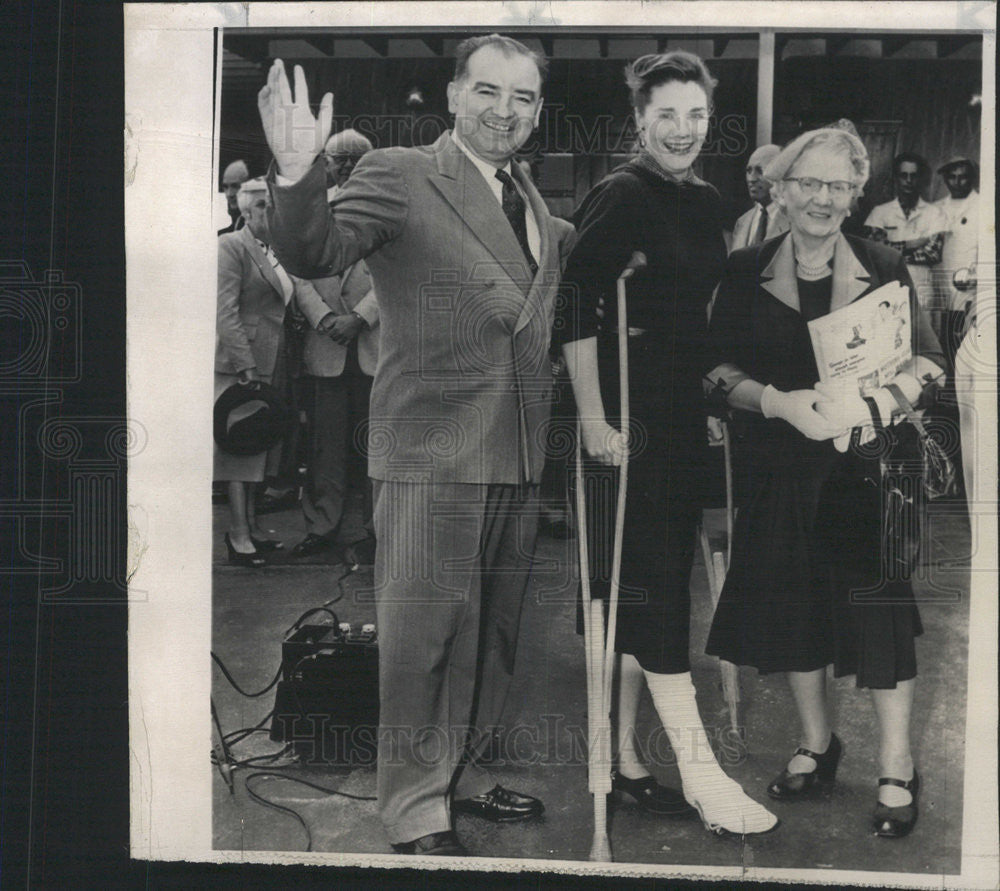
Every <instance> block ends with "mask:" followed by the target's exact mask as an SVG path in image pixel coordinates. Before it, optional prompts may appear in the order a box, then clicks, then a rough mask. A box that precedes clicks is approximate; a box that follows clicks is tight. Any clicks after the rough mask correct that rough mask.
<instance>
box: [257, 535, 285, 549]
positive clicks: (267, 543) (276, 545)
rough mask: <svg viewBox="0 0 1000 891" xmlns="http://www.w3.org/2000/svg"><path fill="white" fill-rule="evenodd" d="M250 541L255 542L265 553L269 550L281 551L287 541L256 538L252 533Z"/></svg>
mask: <svg viewBox="0 0 1000 891" xmlns="http://www.w3.org/2000/svg"><path fill="white" fill-rule="evenodd" d="M250 541H252V542H253V546H254V547H255V548H256V549H257V550H258V551H263V552H265V553H267V552H268V551H280V550H283V549H284V547H285V543H284V542H283V541H278V539H276V538H254V537H253V536H252V535H251V536H250Z"/></svg>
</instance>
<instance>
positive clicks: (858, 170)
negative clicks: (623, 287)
mask: <svg viewBox="0 0 1000 891" xmlns="http://www.w3.org/2000/svg"><path fill="white" fill-rule="evenodd" d="M868 173H869V162H868V156H867V153H866V151H865V148H864V145H863V144H862V143H861V142H860V140H858V139H857V138H856V137H855V136H853V135H852V134H850V133H847V132H845V131H842V130H835V129H824V130H815V131H812V132H809V133H805V134H803V135H802V136H799V137H798V138H797V139H795V140H794V141H793V142H791V143H790V144H789V145H788V146H786V148H785V149H783V150H782V152H781V153H780V154H779V155H778V156H777V157H776V158H775V159H774V160H773V161H772V162H771V164H770V165H769V166H768V169H767V171H766V173H765V175H766V176H767V178H768V179H769V180H771V182H772V183H774V184H775V185H774V188H773V195H774V201H775V202H776V203H777V204H778V205H779V206H780V207H781V208H782V209H784V211H785V213H786V214H787V216H788V219H789V221H790V223H791V231H790V232H789V233H788V234H786V235H782V236H779V237H778V238H775V239H772V240H770V241H766V242H764V243H763V244H762V245H759V246H757V247H754V248H748V249H746V250H742V251H736V252H735V253H733V254H732V255H731V256H730V258H729V262H728V265H727V269H726V273H725V275H724V276H723V279H722V283H721V285H720V287H719V292H718V295H717V299H716V302H715V305H714V307H713V311H712V318H711V324H710V330H709V339H708V359H707V363H706V365H705V368H706V370H708V375H707V376H708V378H709V380H711V382H712V383H713V385H714V390H715V392H716V393H723V394H725V397H726V399H727V401H728V403H729V405H730V406H731V407H732V408H733V409H735V410H737V411H738V412H741V413H742V414H743V415H744V416H745V417H746V419H747V421H748V424H747V426H748V428H749V432H748V434H747V443H746V448H747V450H748V455H747V463H748V465H749V466H750V467H752V468H753V473H754V482H753V484H752V487H751V494H750V495H749V497H748V499H747V502H746V503H745V504H744V505H743V506H742V507H741V509H740V512H739V515H738V518H737V522H736V528H735V531H734V541H733V555H732V564H731V566H730V569H729V573H728V575H727V578H726V582H725V586H724V588H723V591H722V596H721V599H720V601H719V605H718V609H717V610H716V613H715V618H714V621H713V624H712V629H711V632H710V634H709V638H708V646H707V648H706V649H707V652H708V653H710V654H712V655H716V656H719V657H720V658H722V659H726V660H729V661H731V662H735V663H737V664H740V665H753V666H756V667H757V668H758V669H759V670H760V671H761V672H786V673H787V677H788V681H789V685H790V686H791V689H792V695H793V697H794V699H795V704H796V707H797V709H798V714H799V719H800V722H801V725H802V736H801V740H800V741H801V745H800V747H799V748H798V749H797V750H796V752H795V754H794V755H793V757H792V758H791V760H790V761H789V762H788V764H787V765H786V767H785V769H784V770H783V771H782V773H781V774H780V775H779V776H777V777H776V778H775V779H774V780H773V781H772V782H771V784H770V785H769V786H768V790H767V791H768V794H769V795H770V796H771V797H772V798H774V799H777V800H780V801H797V800H800V799H805V798H811V797H815V796H817V795H819V794H822V793H826V792H828V791H829V789H830V787H831V786H832V784H833V781H834V776H835V774H836V771H837V765H838V762H839V759H840V755H841V751H842V748H841V742H840V740H839V739H838V738H837V736H836V735H835V734H834V733H833V730H832V726H831V720H830V712H829V708H828V704H827V697H826V672H827V666H829V665H831V664H832V665H833V669H834V675H835V676H837V677H840V676H845V675H852V674H853V675H856V679H857V680H856V683H857V685H858V686H859V687H865V688H868V689H870V690H871V697H872V701H873V703H874V707H875V714H876V717H877V720H878V727H879V735H880V739H879V749H878V762H879V776H880V779H879V781H878V800H877V804H876V809H875V815H874V822H873V830H874V832H875V834H877V835H879V836H881V837H884V838H898V837H901V836H904V835H906V834H908V833H909V832H910V830H911V829H912V828H913V826H914V824H915V822H916V819H917V795H918V791H919V783H918V777H917V772H916V770H915V768H914V764H913V757H912V754H911V750H910V734H909V729H910V712H911V708H912V704H913V693H914V684H915V678H916V674H917V667H916V655H915V645H914V639H915V638H916V637H917V636H918V635H919V634H920V633H921V625H920V617H919V614H918V612H917V607H916V604H915V602H914V599H913V591H912V588H911V585H910V582H909V580H906V579H899V578H893V577H892V574H887V573H885V572H883V567H882V554H881V546H880V545H881V529H880V526H881V516H882V511H881V500H880V488H879V485H878V480H879V466H878V461H877V459H876V458H872V457H865V456H864V455H863V453H862V452H863V450H858V449H853V448H851V449H848V448H847V443H848V438H849V435H850V432H851V430H852V429H853V428H855V427H861V426H863V425H864V424H865V423H866V422H867V423H868V424H872V422H873V418H872V415H871V413H870V412H873V411H874V410H875V409H874V407H873V408H869V405H868V404H867V403H866V402H865V401H864V400H863V399H862V398H861V397H860V396H859V395H858V393H857V392H856V391H854V392H849V391H845V390H837V391H834V390H832V389H829V388H827V387H825V386H823V385H820V384H817V383H816V381H817V379H818V376H819V374H818V369H817V365H816V361H815V358H814V356H813V350H812V347H811V345H810V337H809V333H808V329H807V322H809V321H810V320H811V319H816V318H819V317H821V316H825V315H827V314H828V313H830V312H831V311H832V310H835V309H837V308H840V307H842V306H845V305H847V304H849V303H852V302H853V301H855V300H857V299H858V298H860V297H862V296H863V295H865V294H867V293H869V292H870V291H872V290H874V289H875V288H878V287H879V286H881V285H884V284H886V283H888V282H894V281H895V282H900V283H902V284H904V285H905V286H906V287H907V288H908V289H909V304H910V313H911V319H912V325H911V326H910V330H911V332H912V334H911V346H912V353H913V358H912V360H911V361H910V363H909V365H908V366H906V367H905V368H904V370H903V371H901V372H900V373H899V374H898V375H897V376H896V378H895V380H894V383H895V384H896V385H897V386H898V387H899V388H900V390H902V392H903V393H904V394H905V395H906V397H907V398H908V399H909V400H910V401H911V402H914V403H916V402H917V401H918V400H920V399H921V396H922V395H923V393H924V390H925V389H928V388H929V387H932V386H934V385H935V384H936V383H938V382H939V381H940V378H941V376H942V374H943V372H942V368H944V357H943V356H942V355H941V351H940V347H939V346H938V343H937V340H936V339H935V337H934V334H933V332H932V331H931V328H930V325H929V323H928V321H927V318H926V317H925V315H924V314H923V312H922V311H921V309H920V306H919V304H918V302H917V298H916V294H915V293H914V289H913V284H912V281H911V280H910V276H909V273H908V272H907V269H906V264H905V262H904V261H903V257H902V256H901V255H900V254H899V253H897V252H896V251H894V250H891V249H889V248H886V247H885V246H883V245H879V244H875V243H872V242H869V241H864V240H861V239H857V238H854V237H851V236H845V235H843V234H842V233H841V223H842V222H843V221H844V219H845V217H846V216H847V214H848V213H849V208H850V206H851V202H852V200H853V199H854V197H855V196H856V195H857V194H858V192H859V191H860V190H861V188H862V186H863V185H864V183H865V182H866V181H867V179H868ZM874 402H875V406H877V410H878V411H879V412H880V413H881V415H882V419H883V421H884V423H886V424H888V423H889V421H890V418H891V416H892V414H893V412H894V410H895V409H896V405H895V400H894V398H893V396H892V395H891V393H890V392H889V391H888V390H886V389H885V388H882V389H881V390H878V391H877V392H876V393H875V394H874ZM865 592H868V594H867V596H866V594H865Z"/></svg>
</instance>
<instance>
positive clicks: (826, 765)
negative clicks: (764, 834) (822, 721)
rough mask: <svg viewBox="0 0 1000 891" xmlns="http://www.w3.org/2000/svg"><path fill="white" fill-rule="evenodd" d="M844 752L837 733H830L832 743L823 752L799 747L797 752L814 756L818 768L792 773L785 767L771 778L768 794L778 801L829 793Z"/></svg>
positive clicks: (800, 799)
mask: <svg viewBox="0 0 1000 891" xmlns="http://www.w3.org/2000/svg"><path fill="white" fill-rule="evenodd" d="M842 753H843V747H842V746H841V745H840V740H839V739H837V734H836V733H831V734H830V745H828V746H827V747H826V751H825V752H823V753H822V754H817V753H816V752H810V751H809V749H803V748H801V747H799V748H798V749H796V750H795V754H796V755H805V756H806V757H807V758H812V759H813V761H815V762H816V769H815V770H814V771H811V772H810V773H792V772H791V771H789V770H788V769H787V768H785V770H783V771H782V772H781V773H780V774H779V775H778V776H776V777H775V778H774V779H773V780H771V783H770V785H769V786H768V787H767V794H768V795H770V796H771V798H775V799H777V800H778V801H802V800H803V799H806V798H817V797H820V796H823V795H829V794H830V790H831V789H832V788H833V781H834V778H835V777H836V776H837V765H838V764H840V756H841V754H842ZM793 757H794V756H793Z"/></svg>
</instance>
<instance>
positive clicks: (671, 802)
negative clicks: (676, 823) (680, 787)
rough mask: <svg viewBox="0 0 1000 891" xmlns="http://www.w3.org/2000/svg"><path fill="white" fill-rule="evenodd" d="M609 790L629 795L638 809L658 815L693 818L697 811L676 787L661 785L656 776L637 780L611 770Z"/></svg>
mask: <svg viewBox="0 0 1000 891" xmlns="http://www.w3.org/2000/svg"><path fill="white" fill-rule="evenodd" d="M611 791H612V792H618V793H622V792H624V793H626V794H628V795H631V796H632V798H633V800H634V801H635V803H636V804H637V805H639V808H640V810H644V811H647V812H648V813H650V814H656V815H657V816H659V817H678V818H689V817H691V818H693V817H697V816H698V811H697V810H696V809H695V808H693V807H691V805H690V804H688V803H687V801H686V800H685V798H684V796H683V795H682V794H681V793H680V792H678V791H677V790H676V789H671V788H670V787H669V786H661V785H660V784H659V783H658V782H657V781H656V777H651V776H646V777H640V778H639V779H637V780H630V779H629V778H628V777H623V776H622V775H621V774H620V773H619V772H618V771H617V770H613V771H611Z"/></svg>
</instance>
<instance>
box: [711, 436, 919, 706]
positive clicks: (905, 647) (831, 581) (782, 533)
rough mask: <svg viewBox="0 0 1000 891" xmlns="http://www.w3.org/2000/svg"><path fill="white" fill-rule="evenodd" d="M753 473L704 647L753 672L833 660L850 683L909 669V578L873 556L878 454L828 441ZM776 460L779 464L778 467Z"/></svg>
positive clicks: (877, 682) (904, 675)
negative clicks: (842, 449)
mask: <svg viewBox="0 0 1000 891" xmlns="http://www.w3.org/2000/svg"><path fill="white" fill-rule="evenodd" d="M798 448H799V455H798V459H791V457H790V453H789V452H788V450H785V449H780V450H779V451H781V452H783V453H784V454H785V455H786V456H788V458H789V460H787V461H786V463H785V464H784V465H783V466H782V465H777V466H776V465H775V464H772V465H771V469H770V470H769V471H768V472H765V473H763V474H761V475H760V477H759V478H760V483H759V484H758V485H757V488H756V490H755V491H754V492H753V494H752V496H751V497H750V499H749V501H748V502H747V503H746V504H745V505H744V506H743V507H742V509H741V510H740V512H739V514H738V515H737V521H736V527H735V530H734V534H733V556H732V564H731V566H730V569H729V572H728V574H727V577H726V582H725V585H724V587H723V590H722V596H721V598H720V600H719V605H718V607H717V609H716V611H715V618H714V620H713V623H712V628H711V632H710V633H709V637H708V644H707V646H706V652H707V653H709V654H710V655H713V656H719V657H720V658H722V659H726V660H728V661H730V662H734V663H736V664H738V665H752V666H755V667H756V668H758V669H759V670H760V671H761V672H775V671H814V670H816V669H819V668H823V667H825V666H827V665H831V664H832V665H833V666H834V673H835V675H836V676H837V677H841V676H845V675H851V674H854V675H856V676H857V685H858V686H859V687H872V688H879V689H892V688H894V687H895V686H896V683H897V682H899V681H903V680H908V679H910V678H913V677H915V676H916V673H917V665H916V653H915V647H914V639H915V638H916V637H917V636H918V635H920V634H921V633H922V627H921V624H920V615H919V613H918V611H917V606H916V603H915V601H914V598H913V589H912V586H911V584H910V582H909V581H907V580H905V579H901V578H898V577H893V573H891V572H887V571H886V570H885V569H883V566H882V562H883V561H882V553H881V495H880V489H879V487H878V485H877V483H876V481H877V480H878V479H879V475H878V473H879V472H878V465H877V462H876V461H874V460H866V459H863V458H861V457H859V456H857V455H854V454H852V453H850V452H848V453H846V454H844V455H840V454H838V453H836V452H835V451H834V449H833V447H832V445H830V444H829V443H808V442H805V441H801V440H800V443H799V445H798ZM779 467H780V469H778V468H779Z"/></svg>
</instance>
